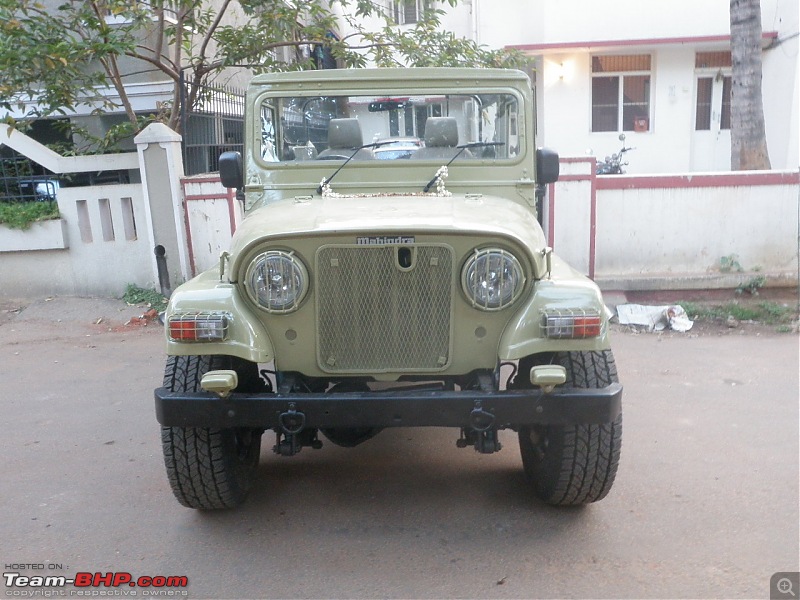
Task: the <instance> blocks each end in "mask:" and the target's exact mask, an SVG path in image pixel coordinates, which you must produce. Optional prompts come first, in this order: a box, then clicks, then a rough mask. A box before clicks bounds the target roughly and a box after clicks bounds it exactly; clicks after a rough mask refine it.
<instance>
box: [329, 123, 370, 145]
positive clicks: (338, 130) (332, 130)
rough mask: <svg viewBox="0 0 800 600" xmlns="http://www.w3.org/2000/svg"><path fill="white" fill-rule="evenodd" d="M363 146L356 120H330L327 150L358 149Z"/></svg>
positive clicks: (359, 126)
mask: <svg viewBox="0 0 800 600" xmlns="http://www.w3.org/2000/svg"><path fill="white" fill-rule="evenodd" d="M363 145H364V138H363V137H362V136H361V124H360V123H359V122H358V119H331V121H330V123H329V124H328V148H358V147H359V146H363Z"/></svg>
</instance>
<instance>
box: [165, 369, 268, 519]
mask: <svg viewBox="0 0 800 600" xmlns="http://www.w3.org/2000/svg"><path fill="white" fill-rule="evenodd" d="M241 362H244V361H241ZM247 364H252V363H247ZM235 366H239V368H242V369H243V374H244V375H245V377H244V379H246V378H247V377H249V375H247V374H246V371H247V369H248V367H247V366H243V365H241V364H239V365H237V364H236V360H235V359H231V357H224V356H170V357H169V358H168V359H167V364H166V367H165V369H164V387H165V388H167V389H169V390H171V391H185V392H196V391H199V390H200V379H201V377H202V376H203V374H204V373H206V372H207V371H210V370H216V369H228V368H233V367H235ZM253 368H254V369H255V368H256V367H255V365H253ZM236 370H237V372H238V371H239V369H236ZM257 374H258V373H257V371H256V376H257ZM254 435H255V434H254ZM235 436H236V432H234V431H233V430H228V429H226V430H223V429H213V428H201V427H162V428H161V442H162V449H163V452H164V464H165V465H166V469H167V478H168V480H169V483H170V487H171V488H172V492H173V494H174V495H175V497H176V498H177V499H178V502H180V503H181V504H182V505H184V506H186V507H189V508H196V509H217V508H233V507H235V506H238V505H239V504H241V503H242V502H243V501H244V498H245V496H246V495H247V491H248V489H249V487H250V481H251V478H252V471H253V470H254V468H255V466H256V464H257V463H258V453H259V450H260V435H259V436H257V437H256V438H255V439H254V440H253V441H252V442H251V443H252V444H253V447H252V452H253V454H254V457H253V458H254V459H255V460H254V461H253V460H249V461H248V464H240V461H239V460H238V457H237V456H236V441H235Z"/></svg>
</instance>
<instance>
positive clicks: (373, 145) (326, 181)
mask: <svg viewBox="0 0 800 600" xmlns="http://www.w3.org/2000/svg"><path fill="white" fill-rule="evenodd" d="M393 143H395V142H394V141H393V140H384V141H382V142H372V143H370V144H364V145H363V146H359V147H357V148H348V150H352V151H353V153H352V154H351V155H350V156H348V157H347V160H346V161H344V162H343V163H342V164H341V165H340V166H339V168H338V169H336V170H335V171H334V172H333V175H331V176H330V177H324V178H323V179H322V181H321V182H320V184H319V186H317V193H318V194H320V195H322V188H323V187H325V186H326V185H328V184H329V183H330V182H331V181H333V178H334V177H336V175H337V174H338V173H339V171H341V170H342V169H344V167H345V166H346V165H347V163H349V162H350V161H351V160H353V157H355V155H356V154H358V153H359V152H360V151H361V150H364V149H365V148H380V147H381V146H385V145H386V144H393Z"/></svg>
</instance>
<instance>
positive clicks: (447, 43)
mask: <svg viewBox="0 0 800 600" xmlns="http://www.w3.org/2000/svg"><path fill="white" fill-rule="evenodd" d="M457 1H458V0H447V2H448V3H449V4H450V5H451V6H454V5H455V4H456V3H457ZM332 4H333V3H331V2H327V1H326V0H237V1H233V0H216V1H211V0H149V1H131V0H63V3H62V4H61V5H60V6H58V7H57V8H55V9H54V8H51V7H47V6H45V5H43V4H41V3H40V2H39V1H36V0H0V73H2V74H3V75H2V80H0V107H3V108H5V109H6V115H5V120H6V122H9V123H14V119H12V118H11V117H10V114H11V113H12V108H17V109H18V111H22V112H23V113H24V116H25V119H35V118H42V117H52V116H55V115H69V114H71V113H74V111H75V109H76V108H78V107H79V106H80V105H82V104H83V105H90V106H92V107H93V108H94V110H95V111H97V112H106V111H110V110H116V111H119V110H120V108H121V109H124V111H125V113H126V115H127V117H128V123H127V125H126V127H124V128H123V129H126V130H127V132H128V133H130V131H131V130H132V131H136V130H138V129H140V128H141V127H142V126H143V124H144V123H143V121H142V118H141V117H140V116H137V114H136V113H135V112H134V109H133V106H132V104H131V101H130V99H129V98H128V95H127V92H126V87H125V78H126V76H127V75H129V74H130V73H131V72H134V73H136V72H143V71H148V70H149V71H155V72H158V73H160V74H161V76H162V77H166V78H168V79H171V80H172V81H173V82H174V84H175V85H174V93H173V96H172V101H171V102H170V103H169V105H168V106H165V107H163V109H164V110H163V111H162V114H159V115H154V116H151V117H149V119H150V120H152V119H154V118H158V119H160V120H163V121H164V122H166V123H167V124H168V125H169V126H170V127H171V128H173V129H175V130H179V129H180V123H181V120H180V117H181V111H182V110H184V109H185V108H187V107H188V108H191V107H192V106H195V105H196V104H197V103H198V102H199V101H200V97H199V93H200V90H201V86H202V84H203V83H207V82H209V81H213V80H214V79H215V78H216V77H218V76H220V75H221V74H222V73H223V72H225V71H226V70H227V69H230V68H232V67H247V68H248V69H250V70H251V71H252V72H253V73H261V72H265V71H272V70H287V69H309V68H315V66H316V62H315V59H314V53H313V52H309V51H308V50H309V49H316V50H327V51H328V52H329V53H330V54H331V55H332V56H333V57H335V58H336V59H338V60H339V61H342V62H343V63H345V64H346V65H347V66H364V65H365V64H367V62H368V61H369V59H373V60H374V61H375V62H376V63H377V64H379V65H381V66H387V65H390V64H403V65H407V66H417V65H434V64H436V65H449V66H455V65H486V66H516V65H518V64H520V62H521V60H522V59H521V57H520V55H519V54H509V53H507V52H505V51H491V50H488V49H486V48H484V47H481V46H478V45H477V44H476V43H474V42H472V41H469V40H464V39H459V38H456V37H455V36H453V35H452V34H451V33H449V32H443V31H441V30H440V29H439V24H440V23H439V20H440V17H441V15H442V14H443V11H442V10H441V9H432V8H428V9H426V10H425V11H424V14H423V15H421V18H420V20H419V22H418V23H416V25H415V26H414V27H413V28H410V29H409V28H402V29H400V28H397V27H393V26H392V23H391V22H390V17H389V15H388V14H386V12H387V11H386V10H385V8H383V7H382V6H381V5H382V4H384V3H382V2H379V1H378V0H338V2H337V3H336V4H337V5H338V8H340V9H341V10H340V11H338V13H336V12H334V10H333V9H332V6H331V5H332ZM370 18H371V19H375V18H380V19H383V22H384V26H383V27H381V28H378V30H377V31H375V30H367V29H366V28H365V25H364V23H365V19H370ZM339 19H342V20H343V21H339ZM339 23H343V24H346V25H347V26H349V28H350V30H351V31H352V33H350V34H348V35H347V36H346V37H343V38H342V39H339V38H338V37H337V36H336V35H335V32H336V31H337V30H338V28H339V27H338V25H339ZM281 48H289V49H290V50H293V51H294V52H293V54H294V57H295V60H294V61H293V62H289V63H287V62H286V61H284V60H282V59H281V58H279V57H278V55H277V51H278V50H279V49H281ZM123 62H124V63H125V67H124V68H123V66H122V65H123ZM184 77H185V80H186V81H187V82H188V94H187V95H186V99H187V101H186V104H187V107H183V106H181V103H182V96H181V93H180V86H179V82H181V81H182V79H183V78H184ZM109 85H110V86H111V87H113V88H114V90H115V91H116V94H117V96H118V97H119V100H118V101H117V100H111V99H110V98H109V95H108V94H107V93H105V94H104V93H103V91H105V90H107V88H108V87H109ZM112 133H119V132H112ZM112 138H113V135H112V136H107V139H106V140H104V143H103V145H109V144H110V143H112Z"/></svg>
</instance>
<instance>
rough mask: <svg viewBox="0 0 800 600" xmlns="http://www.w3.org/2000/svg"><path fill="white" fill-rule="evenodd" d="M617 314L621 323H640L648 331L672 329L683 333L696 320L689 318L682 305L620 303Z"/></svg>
mask: <svg viewBox="0 0 800 600" xmlns="http://www.w3.org/2000/svg"><path fill="white" fill-rule="evenodd" d="M617 316H618V317H619V322H620V324H621V325H640V326H643V327H647V330H648V331H663V330H664V329H672V330H673V331H679V332H681V333H683V332H686V331H689V330H690V329H691V328H692V325H694V321H692V320H690V319H689V316H688V315H687V314H686V311H685V310H684V309H683V307H682V306H678V305H677V304H674V305H671V306H644V305H642V304H620V305H618V306H617Z"/></svg>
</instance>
